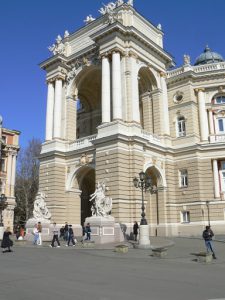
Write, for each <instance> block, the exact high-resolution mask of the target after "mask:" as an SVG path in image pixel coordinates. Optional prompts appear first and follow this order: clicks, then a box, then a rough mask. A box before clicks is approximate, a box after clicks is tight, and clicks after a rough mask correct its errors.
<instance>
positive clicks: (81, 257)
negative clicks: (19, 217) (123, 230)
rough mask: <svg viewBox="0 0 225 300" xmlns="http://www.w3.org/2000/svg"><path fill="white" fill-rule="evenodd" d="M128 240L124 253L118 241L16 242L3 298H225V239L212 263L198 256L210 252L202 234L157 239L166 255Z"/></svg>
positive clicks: (4, 257)
mask: <svg viewBox="0 0 225 300" xmlns="http://www.w3.org/2000/svg"><path fill="white" fill-rule="evenodd" d="M217 238H218V237H217ZM220 240H222V241H224V237H220ZM126 244H127V245H129V250H128V253H125V254H123V253H116V252H115V251H114V247H115V244H110V245H109V244H108V245H102V246H99V245H96V246H95V248H93V249H88V248H87V249H84V248H82V245H80V244H79V245H76V246H75V247H66V246H65V245H63V243H62V247H60V248H54V249H52V248H50V247H49V246H48V244H46V245H44V246H39V247H37V246H33V245H32V244H30V243H28V244H26V245H21V246H17V243H16V245H15V247H14V252H13V253H5V254H2V253H1V255H0V266H1V268H0V300H13V299H17V300H28V299H29V300H37V299H44V300H45V299H46V300H53V299H54V300H61V299H63V300H70V299H75V300H88V299H93V300H114V299H123V300H128V299H129V300H133V299H138V300H147V299H150V300H164V299H165V300H181V299H182V300H188V299H189V300H190V299H191V300H192V299H193V300H209V299H210V300H212V299H220V300H222V299H225V288H224V274H225V243H224V242H216V241H215V243H214V245H215V250H216V254H217V256H218V259H217V260H213V261H212V263H209V264H204V263H198V262H196V261H195V256H193V255H192V253H196V252H200V251H204V250H205V247H204V242H203V241H202V239H198V238H173V239H163V238H155V237H154V238H151V244H152V246H154V247H161V246H168V245H169V247H168V255H167V256H166V257H164V258H157V257H153V256H152V251H151V250H147V249H146V250H141V249H134V248H133V246H132V244H131V243H128V242H126ZM171 244H173V246H172V245H171Z"/></svg>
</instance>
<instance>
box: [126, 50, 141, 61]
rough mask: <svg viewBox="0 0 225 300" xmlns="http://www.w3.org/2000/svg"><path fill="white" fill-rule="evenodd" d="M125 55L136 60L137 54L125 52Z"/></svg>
mask: <svg viewBox="0 0 225 300" xmlns="http://www.w3.org/2000/svg"><path fill="white" fill-rule="evenodd" d="M125 55H126V56H128V57H133V58H135V59H138V55H137V53H135V52H134V51H132V50H129V51H127V52H126V54H125Z"/></svg>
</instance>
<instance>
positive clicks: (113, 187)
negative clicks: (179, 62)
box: [39, 1, 225, 235]
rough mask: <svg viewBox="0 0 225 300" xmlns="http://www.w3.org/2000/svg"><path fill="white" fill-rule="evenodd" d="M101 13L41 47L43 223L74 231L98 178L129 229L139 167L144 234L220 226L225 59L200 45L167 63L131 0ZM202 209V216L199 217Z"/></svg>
mask: <svg viewBox="0 0 225 300" xmlns="http://www.w3.org/2000/svg"><path fill="white" fill-rule="evenodd" d="M100 13H101V16H100V17H99V18H96V19H94V18H93V17H90V16H89V18H87V20H86V22H85V23H86V25H85V26H84V27H82V28H81V29H79V30H78V31H76V32H74V33H72V34H69V33H68V32H65V36H64V38H61V37H60V36H58V37H57V39H56V43H55V44H54V45H53V46H51V47H50V50H51V51H52V53H53V55H52V57H51V58H49V59H48V60H46V61H44V62H43V63H42V64H41V68H42V69H44V70H45V71H46V79H47V84H48V94H47V116H46V141H45V143H44V144H43V146H42V153H41V166H40V188H39V189H40V191H43V192H44V193H45V194H46V195H47V198H46V201H47V205H48V208H49V210H50V211H51V213H52V220H53V221H56V222H57V223H58V224H64V222H65V221H67V222H69V223H71V224H73V225H74V226H77V228H80V225H81V224H82V223H83V222H84V220H85V218H86V217H88V216H90V214H91V211H90V202H89V197H90V194H91V193H93V192H94V190H95V184H96V183H97V182H98V181H100V182H101V181H105V183H106V186H107V193H108V196H110V197H111V198H112V199H113V209H112V215H113V216H114V217H115V218H116V221H117V222H119V223H121V224H124V225H125V226H126V228H127V232H128V234H129V230H130V228H131V227H132V224H133V222H134V221H135V220H139V219H140V214H141V192H140V191H139V190H138V189H135V188H134V186H133V178H134V177H135V176H137V175H138V173H139V172H140V171H142V170H143V171H144V172H146V174H147V175H148V176H150V177H151V178H152V181H153V184H154V185H155V186H157V187H158V188H159V187H163V188H164V189H159V191H158V192H157V193H154V194H150V193H149V192H148V193H147V192H146V193H145V211H146V218H147V220H148V224H149V226H150V232H151V234H152V235H156V234H157V235H179V234H182V235H184V234H187V235H192V234H199V232H201V231H202V228H203V226H205V225H206V223H207V222H208V220H209V219H210V221H211V224H212V225H213V227H214V230H215V231H217V232H222V231H223V227H224V225H225V220H224V208H225V200H224V193H225V149H224V145H225V80H224V78H225V77H224V75H225V62H224V61H223V58H222V57H221V56H220V55H219V54H216V53H215V52H212V51H211V50H210V49H209V48H208V47H207V48H206V49H205V52H204V53H203V54H202V55H201V56H200V57H199V58H198V59H197V60H196V63H195V65H194V66H193V65H191V63H190V58H189V56H187V55H186V56H184V65H183V66H181V67H180V68H176V69H173V70H171V71H168V69H169V68H170V67H171V66H173V60H172V57H171V56H170V55H169V54H168V53H167V52H166V51H165V50H164V49H163V32H162V31H161V29H160V27H159V26H158V27H155V26H153V25H152V24H151V23H150V22H148V21H147V20H146V19H145V18H143V17H142V16H141V15H140V14H139V13H138V12H137V11H136V10H135V9H134V7H133V5H132V1H128V2H126V3H125V2H123V1H117V2H116V3H114V4H112V3H109V4H108V5H107V6H105V7H104V8H101V9H100ZM208 212H209V214H208Z"/></svg>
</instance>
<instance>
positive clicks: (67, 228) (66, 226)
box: [64, 222, 69, 241]
mask: <svg viewBox="0 0 225 300" xmlns="http://www.w3.org/2000/svg"><path fill="white" fill-rule="evenodd" d="M68 230H69V225H68V223H67V222H65V227H64V241H68Z"/></svg>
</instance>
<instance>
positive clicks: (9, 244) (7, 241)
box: [1, 227, 13, 253]
mask: <svg viewBox="0 0 225 300" xmlns="http://www.w3.org/2000/svg"><path fill="white" fill-rule="evenodd" d="M11 234H12V233H11V231H10V228H9V227H7V228H6V231H5V232H4V234H3V239H2V244H1V248H3V249H6V248H8V250H3V251H2V252H3V253H5V252H12V250H11V249H10V247H12V245H13V241H11V240H10V238H9V236H10V235H11Z"/></svg>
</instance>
